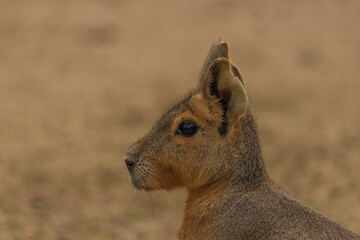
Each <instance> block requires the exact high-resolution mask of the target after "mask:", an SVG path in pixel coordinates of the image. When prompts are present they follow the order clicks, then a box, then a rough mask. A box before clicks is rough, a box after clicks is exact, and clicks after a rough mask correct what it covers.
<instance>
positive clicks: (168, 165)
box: [125, 42, 251, 190]
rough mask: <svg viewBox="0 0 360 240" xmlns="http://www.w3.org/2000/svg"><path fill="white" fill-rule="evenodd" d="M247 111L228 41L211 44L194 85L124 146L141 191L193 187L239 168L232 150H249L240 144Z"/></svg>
mask: <svg viewBox="0 0 360 240" xmlns="http://www.w3.org/2000/svg"><path fill="white" fill-rule="evenodd" d="M249 115H251V111H250V109H249V104H248V97H247V94H246V92H245V88H244V82H243V80H242V77H241V75H240V73H239V71H238V69H237V68H236V67H235V66H234V65H233V64H232V63H231V61H230V59H229V50H228V46H227V44H226V43H224V42H218V43H215V44H214V45H213V46H212V48H211V49H210V52H209V54H208V56H207V58H206V59H205V62H204V66H203V70H202V72H201V77H200V81H199V84H198V86H197V88H196V89H194V90H193V91H191V92H190V93H189V94H188V96H187V97H185V98H184V99H183V100H182V101H181V102H179V103H178V104H176V105H175V106H174V107H173V108H171V109H170V110H169V111H168V112H167V113H165V114H164V115H163V116H162V117H161V118H160V120H159V121H158V122H157V123H156V124H155V125H154V126H153V128H152V129H151V131H150V132H149V133H148V134H146V135H145V136H144V137H142V138H141V139H140V140H138V141H137V142H136V143H135V144H133V145H132V146H131V147H130V149H129V150H128V153H127V158H126V160H125V162H126V165H127V168H128V171H129V173H130V178H131V182H132V184H133V185H134V186H135V187H136V188H138V189H145V190H156V189H165V190H171V189H173V188H177V187H182V186H185V187H187V188H188V189H193V188H198V187H201V186H203V185H205V184H209V183H211V182H215V181H217V180H219V179H224V178H226V177H227V176H231V174H230V172H232V171H235V170H234V169H235V168H238V167H239V163H238V162H239V161H238V162H236V161H237V160H235V159H234V155H235V156H238V155H241V154H245V155H246V154H248V153H246V152H243V153H242V152H241V149H244V148H245V147H246V146H245V145H246V144H245V143H244V139H245V138H244V136H245V135H248V134H246V133H245V131H244V127H246V125H247V124H246V122H247V121H245V120H246V119H248V116H249ZM241 146H243V147H241ZM239 149H240V152H238V150H239ZM244 151H245V150H244ZM238 157H239V156H238ZM240 167H241V166H240Z"/></svg>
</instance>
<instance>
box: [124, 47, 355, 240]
mask: <svg viewBox="0 0 360 240" xmlns="http://www.w3.org/2000/svg"><path fill="white" fill-rule="evenodd" d="M125 163H126V166H127V169H128V171H129V174H130V178H131V182H132V184H133V185H134V186H135V187H136V188H137V189H143V190H146V191H150V190H158V189H165V190H171V189H174V188H178V187H185V188H186V189H187V190H188V198H187V201H186V205H185V210H184V217H183V222H182V226H181V228H180V230H179V231H178V233H177V236H178V239H181V240H185V239H186V240H211V239H214V240H215V239H229V240H232V239H234V240H235V239H358V240H359V239H360V235H358V234H356V233H355V232H353V231H351V230H349V229H348V228H346V227H345V226H343V225H341V224H339V223H337V222H336V221H334V220H332V219H331V218H329V217H326V216H325V215H323V214H321V213H319V212H317V211H315V210H314V209H312V208H310V207H308V206H305V205H304V204H302V203H300V202H299V201H297V200H296V199H294V198H293V197H292V196H290V195H289V194H288V193H286V192H285V191H283V190H282V189H281V188H280V187H279V186H278V185H276V184H275V183H274V182H273V181H272V180H271V179H270V178H269V177H268V175H267V173H266V170H265V166H264V162H263V158H262V153H261V147H260V143H259V137H258V133H257V127H256V123H255V121H254V117H253V112H252V110H251V107H250V105H249V100H248V96H247V93H246V90H245V86H244V81H243V79H242V77H241V75H240V72H239V70H238V69H237V68H236V67H235V66H234V65H233V63H232V62H231V61H230V58H229V50H228V46H227V44H226V43H225V42H217V43H215V44H214V45H213V46H212V47H211V49H210V52H209V54H208V56H207V58H206V59H205V62H204V66H203V69H202V71H201V76H200V82H199V85H198V86H197V88H195V89H194V90H193V91H191V92H190V94H188V96H187V97H185V98H184V99H183V100H182V101H181V102H179V103H178V104H176V105H175V106H174V107H173V108H171V109H170V110H169V111H168V112H167V113H166V114H164V115H163V116H162V118H161V119H160V120H159V121H158V122H157V123H156V124H155V125H154V127H153V128H152V129H151V131H150V132H149V133H148V134H147V135H145V136H144V137H142V138H141V139H140V140H138V141H137V142H136V143H135V144H133V145H132V146H131V147H130V149H129V150H128V153H127V158H126V160H125Z"/></svg>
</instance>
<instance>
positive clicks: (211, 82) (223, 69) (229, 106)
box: [200, 58, 248, 123]
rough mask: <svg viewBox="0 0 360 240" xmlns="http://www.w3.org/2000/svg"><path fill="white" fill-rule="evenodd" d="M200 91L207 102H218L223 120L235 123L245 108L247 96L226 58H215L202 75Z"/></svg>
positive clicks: (239, 77) (235, 70) (236, 72)
mask: <svg viewBox="0 0 360 240" xmlns="http://www.w3.org/2000/svg"><path fill="white" fill-rule="evenodd" d="M200 91H201V94H202V96H203V97H204V98H205V99H207V100H208V101H214V100H215V101H218V102H219V104H220V106H221V107H222V109H223V118H224V120H225V121H226V120H228V121H229V122H230V123H231V122H234V121H236V120H237V119H238V118H239V117H240V116H241V115H242V114H243V113H244V112H245V111H246V108H247V104H248V101H247V95H246V92H245V88H244V85H243V83H242V79H241V75H240V73H239V71H238V70H237V68H236V67H235V66H233V65H232V64H231V63H230V61H229V59H227V58H217V59H215V60H214V61H213V63H212V64H211V65H210V66H209V68H208V70H207V71H206V73H205V74H204V76H203V78H202V80H201V83H200Z"/></svg>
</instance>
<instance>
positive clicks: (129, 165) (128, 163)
mask: <svg viewBox="0 0 360 240" xmlns="http://www.w3.org/2000/svg"><path fill="white" fill-rule="evenodd" d="M125 163H126V167H127V169H128V170H129V171H131V169H133V168H134V167H135V162H134V160H131V159H129V158H127V159H125Z"/></svg>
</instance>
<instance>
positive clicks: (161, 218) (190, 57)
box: [0, 0, 360, 240]
mask: <svg viewBox="0 0 360 240" xmlns="http://www.w3.org/2000/svg"><path fill="white" fill-rule="evenodd" d="M359 12H360V1H356V0H343V1H340V0H328V1H325V0H320V1H310V0H306V1H281V0H276V1H266V0H260V1H239V0H223V1H220V0H210V1H204V0H198V1H165V0H154V1H129V0H103V1H99V0H86V1H85V0H71V1H70V0H65V1H64V0H53V1H45V0H33V1H1V2H0V239H2V240H12V239H39V240H41V239H56V240H71V239H74V240H75V239H76V240H79V239H86V240H93V239H94V240H95V239H101V240H108V239H121V240H132V239H164V240H165V239H175V232H176V230H177V229H178V228H179V226H180V224H181V220H182V208H183V202H184V201H185V199H186V192H185V191H184V190H177V191H173V192H170V193H167V192H154V193H145V192H136V191H135V190H134V189H133V187H132V186H131V185H130V183H129V180H128V174H127V171H126V169H125V165H124V162H123V160H124V154H125V152H126V149H127V148H128V147H129V145H130V144H131V143H133V142H134V141H135V140H137V139H138V138H139V137H141V136H142V135H144V134H145V133H146V132H147V131H148V130H149V129H150V127H151V126H152V125H153V123H154V122H155V121H156V119H157V118H158V117H159V115H160V114H161V113H162V112H163V111H164V110H166V109H167V108H168V107H169V106H171V104H173V103H174V102H176V99H177V98H180V97H181V96H182V95H183V94H185V93H186V92H187V90H188V89H190V88H193V87H195V86H197V83H198V76H199V73H200V69H201V66H202V61H203V59H204V58H205V56H206V55H207V52H208V50H209V48H210V46H211V44H212V43H213V42H214V41H216V40H218V39H219V37H221V38H223V39H224V40H226V41H227V42H228V43H229V46H230V50H231V57H232V60H233V62H234V63H235V64H236V65H237V66H238V67H239V69H240V70H241V72H242V75H243V77H244V80H245V82H246V87H247V91H248V93H249V96H250V100H251V102H252V104H253V107H254V110H255V114H256V116H257V118H258V124H259V130H260V135H261V138H262V144H263V151H264V158H265V163H266V165H267V169H268V172H269V174H270V176H271V177H272V178H273V179H274V180H275V181H276V182H278V183H279V184H280V185H282V186H283V187H285V189H287V190H288V191H289V192H290V193H291V194H292V195H294V196H295V197H296V198H298V199H300V200H301V201H303V202H304V203H306V204H308V205H310V206H312V207H313V208H315V209H317V210H319V211H321V212H323V213H325V214H326V215H328V216H331V217H332V218H334V219H336V220H337V221H340V222H341V223H343V224H345V225H347V226H349V227H351V228H352V229H354V230H356V231H357V232H360V147H359V146H360V107H359V102H360V94H359V90H360V81H359V76H360V28H359V23H360V14H359Z"/></svg>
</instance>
